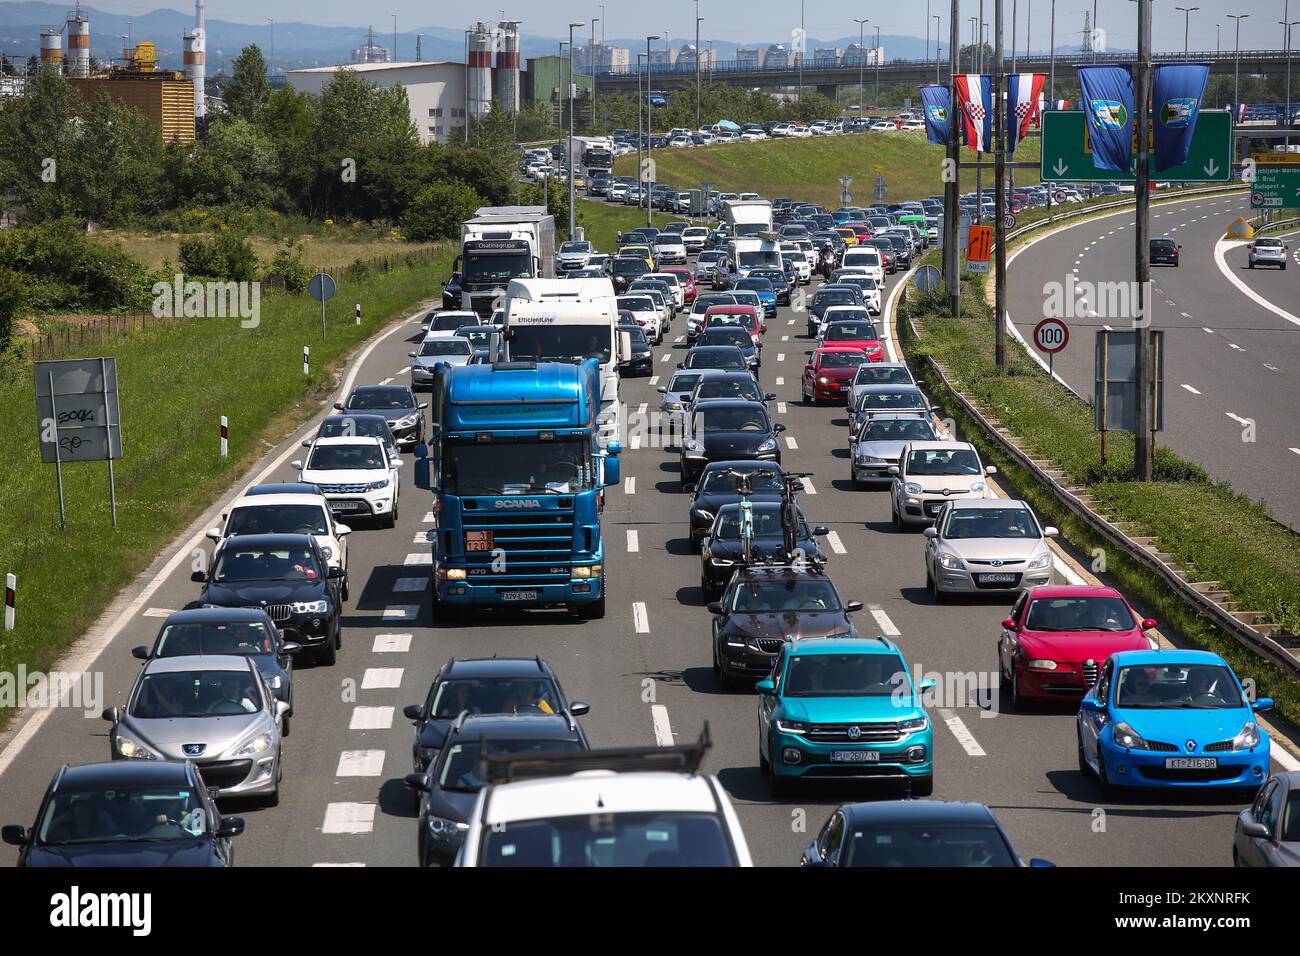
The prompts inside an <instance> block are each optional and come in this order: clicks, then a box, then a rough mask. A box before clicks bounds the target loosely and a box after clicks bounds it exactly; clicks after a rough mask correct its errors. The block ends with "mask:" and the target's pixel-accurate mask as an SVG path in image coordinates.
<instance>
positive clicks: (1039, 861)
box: [1029, 856, 1056, 868]
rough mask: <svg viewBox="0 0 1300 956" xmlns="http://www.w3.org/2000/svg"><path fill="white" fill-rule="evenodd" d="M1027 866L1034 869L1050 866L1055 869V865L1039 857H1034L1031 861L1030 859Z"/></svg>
mask: <svg viewBox="0 0 1300 956" xmlns="http://www.w3.org/2000/svg"><path fill="white" fill-rule="evenodd" d="M1029 865H1030V866H1032V867H1034V868H1040V867H1044V866H1050V867H1055V866H1056V864H1055V863H1053V862H1052V861H1051V860H1044V859H1043V858H1042V857H1039V856H1036V857H1034V858H1033V859H1031V860H1030V861H1029Z"/></svg>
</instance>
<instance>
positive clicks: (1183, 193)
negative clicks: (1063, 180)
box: [1003, 182, 1245, 242]
mask: <svg viewBox="0 0 1300 956" xmlns="http://www.w3.org/2000/svg"><path fill="white" fill-rule="evenodd" d="M1244 188H1245V185H1244V184H1242V183H1235V182H1234V183H1225V184H1224V185H1222V186H1204V187H1200V186H1198V187H1195V188H1193V189H1180V190H1178V191H1177V192H1175V193H1169V194H1167V195H1163V196H1153V197H1152V198H1153V199H1154V200H1156V201H1163V200H1165V199H1169V200H1171V201H1172V200H1173V199H1184V198H1187V197H1191V196H1200V195H1207V194H1213V193H1225V192H1238V191H1240V190H1242V189H1244ZM1134 202H1135V200H1134V199H1132V198H1125V199H1119V200H1116V201H1115V202H1103V203H1097V204H1096V205H1094V206H1084V207H1083V208H1081V209H1073V210H1070V211H1069V212H1063V213H1061V215H1059V216H1055V215H1054V216H1052V217H1051V218H1048V219H1039V220H1038V221H1036V222H1031V223H1028V224H1026V225H1024V226H1020V227H1019V228H1017V229H1012V230H1011V231H1010V232H1008V233H1007V234H1006V235H1005V236H1004V237H1003V241H1004V242H1010V241H1011V240H1012V239H1018V238H1019V237H1020V236H1025V235H1028V234H1029V233H1031V232H1033V231H1034V230H1035V229H1042V228H1043V227H1044V226H1054V225H1056V224H1057V223H1059V222H1068V221H1069V220H1071V219H1081V218H1083V217H1084V216H1090V215H1092V214H1093V213H1095V212H1104V211H1105V210H1108V209H1123V208H1125V207H1127V206H1132V205H1133V203H1134ZM1057 205H1060V204H1057Z"/></svg>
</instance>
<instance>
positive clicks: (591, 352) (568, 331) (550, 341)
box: [510, 324, 613, 365]
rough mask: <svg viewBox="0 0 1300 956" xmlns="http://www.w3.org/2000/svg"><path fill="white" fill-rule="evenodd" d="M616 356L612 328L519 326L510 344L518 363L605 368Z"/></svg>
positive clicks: (603, 326) (516, 327) (511, 351)
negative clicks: (591, 362)
mask: <svg viewBox="0 0 1300 956" xmlns="http://www.w3.org/2000/svg"><path fill="white" fill-rule="evenodd" d="M611 354H613V353H612V342H611V333H610V327H609V326H608V325H594V324H593V325H516V326H514V339H513V340H512V341H511V343H510V356H511V358H512V359H514V360H515V361H534V360H535V361H538V362H580V361H582V360H584V359H589V358H594V359H596V360H598V361H599V362H600V364H601V365H604V364H606V363H608V362H609V359H610V355H611Z"/></svg>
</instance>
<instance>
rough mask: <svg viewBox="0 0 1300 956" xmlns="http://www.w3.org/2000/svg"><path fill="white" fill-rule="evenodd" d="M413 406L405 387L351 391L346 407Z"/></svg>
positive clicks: (413, 403)
mask: <svg viewBox="0 0 1300 956" xmlns="http://www.w3.org/2000/svg"><path fill="white" fill-rule="evenodd" d="M457 328H459V326H457ZM453 331H454V330H453ZM414 407H415V402H414V401H412V400H411V393H410V392H409V391H408V390H406V389H405V388H368V389H365V390H364V391H361V390H358V391H355V392H353V393H352V397H351V398H349V399H348V408H358V409H359V408H385V409H387V408H414Z"/></svg>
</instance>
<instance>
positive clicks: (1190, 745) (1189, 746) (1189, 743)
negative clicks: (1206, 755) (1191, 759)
mask: <svg viewBox="0 0 1300 956" xmlns="http://www.w3.org/2000/svg"><path fill="white" fill-rule="evenodd" d="M1183 746H1184V747H1186V748H1187V752H1188V753H1191V752H1192V751H1193V750H1195V749H1196V741H1195V740H1192V739H1191V738H1190V737H1189V738H1187V742H1186V743H1185V744H1183Z"/></svg>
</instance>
